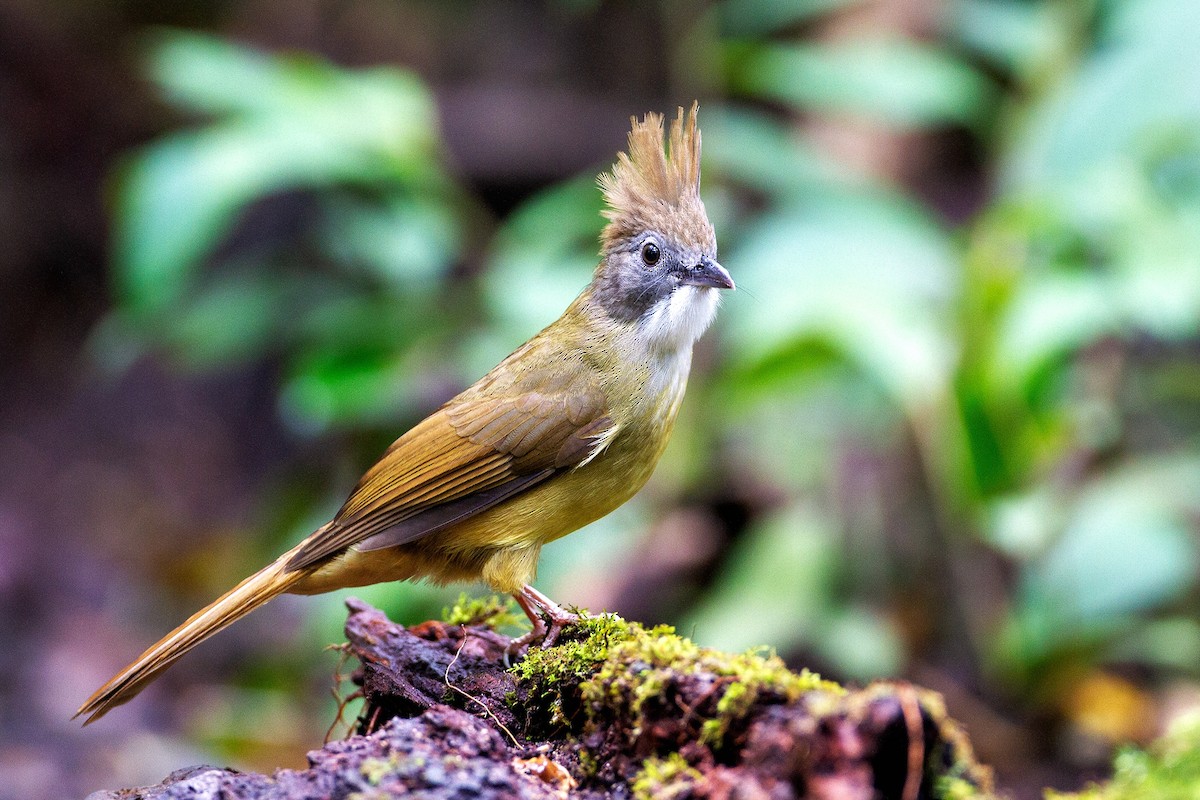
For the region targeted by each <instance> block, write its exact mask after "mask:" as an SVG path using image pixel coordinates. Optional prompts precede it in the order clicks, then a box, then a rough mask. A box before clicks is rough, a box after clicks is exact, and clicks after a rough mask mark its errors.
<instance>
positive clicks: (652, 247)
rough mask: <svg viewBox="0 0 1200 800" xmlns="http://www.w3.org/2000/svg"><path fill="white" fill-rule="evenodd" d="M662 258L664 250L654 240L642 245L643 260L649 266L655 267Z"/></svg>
mask: <svg viewBox="0 0 1200 800" xmlns="http://www.w3.org/2000/svg"><path fill="white" fill-rule="evenodd" d="M660 258H662V251H661V250H659V249H658V245H656V244H655V243H654V242H646V243H645V244H644V245H642V261H643V262H644V263H645V264H646V266H647V267H653V266H654V265H655V264H657V263H658V260H659V259H660Z"/></svg>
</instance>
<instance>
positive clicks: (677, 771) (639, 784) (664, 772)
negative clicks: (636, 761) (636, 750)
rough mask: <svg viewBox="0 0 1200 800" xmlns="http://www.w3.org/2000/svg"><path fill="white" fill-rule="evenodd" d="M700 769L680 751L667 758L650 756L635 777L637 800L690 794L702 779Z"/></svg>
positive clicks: (634, 787)
mask: <svg viewBox="0 0 1200 800" xmlns="http://www.w3.org/2000/svg"><path fill="white" fill-rule="evenodd" d="M701 777H702V776H701V775H700V771H699V770H697V769H695V768H694V767H692V766H691V765H690V764H688V763H687V761H686V760H685V759H684V757H683V756H681V755H680V754H679V753H671V754H670V755H668V756H667V757H666V758H648V759H646V760H645V761H643V762H642V768H641V769H640V770H639V771H638V774H637V777H635V778H634V779H633V783H632V788H633V796H634V798H635V800H671V798H675V797H684V796H687V795H690V794H691V792H692V789H693V788H694V786H695V783H696V782H697V781H699V780H700V779H701Z"/></svg>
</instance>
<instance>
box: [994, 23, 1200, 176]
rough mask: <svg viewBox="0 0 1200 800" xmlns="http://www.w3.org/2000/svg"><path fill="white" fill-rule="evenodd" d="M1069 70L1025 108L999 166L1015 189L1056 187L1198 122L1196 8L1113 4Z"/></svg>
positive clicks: (1199, 83) (1199, 86) (1199, 68)
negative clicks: (1094, 41)
mask: <svg viewBox="0 0 1200 800" xmlns="http://www.w3.org/2000/svg"><path fill="white" fill-rule="evenodd" d="M1114 8H1115V9H1116V13H1114V14H1113V15H1112V18H1111V19H1110V20H1109V24H1108V26H1107V36H1106V38H1105V40H1103V41H1102V42H1101V45H1100V47H1098V48H1097V49H1096V50H1095V51H1094V52H1092V53H1091V54H1089V56H1088V57H1087V59H1086V60H1085V61H1084V63H1083V64H1082V66H1081V67H1080V69H1079V70H1078V72H1076V73H1074V74H1073V75H1071V76H1070V77H1069V78H1068V79H1067V80H1065V81H1063V83H1062V84H1061V85H1060V86H1059V87H1058V88H1057V90H1056V91H1054V92H1052V93H1050V94H1049V95H1048V96H1047V97H1046V98H1045V99H1044V101H1042V102H1041V103H1039V104H1038V105H1037V106H1035V107H1034V108H1032V109H1030V110H1029V113H1028V114H1027V115H1026V120H1027V124H1026V126H1025V128H1024V129H1023V130H1022V131H1021V132H1020V135H1019V136H1017V137H1016V138H1015V139H1014V141H1013V143H1012V147H1011V148H1010V149H1009V150H1008V152H1007V154H1006V158H1005V159H1004V162H1003V163H1002V167H1003V175H1002V177H1003V180H1004V183H1005V184H1006V185H1007V186H1008V187H1009V188H1010V189H1013V190H1016V191H1028V190H1030V189H1044V188H1045V187H1047V186H1050V185H1058V186H1065V185H1069V184H1070V183H1071V182H1072V181H1076V180H1078V179H1080V178H1081V177H1083V176H1086V174H1087V173H1088V172H1089V171H1091V170H1093V169H1096V168H1097V167H1098V166H1102V165H1104V164H1106V163H1109V162H1112V161H1114V160H1118V161H1119V160H1126V159H1132V158H1136V157H1137V154H1138V153H1139V152H1145V151H1146V150H1147V149H1150V148H1153V147H1154V146H1155V142H1156V141H1161V140H1162V139H1163V138H1164V137H1171V136H1173V135H1175V134H1176V133H1177V132H1180V131H1183V132H1186V131H1188V130H1194V129H1195V126H1196V125H1197V124H1198V123H1200V81H1197V80H1196V76H1197V75H1198V74H1200V48H1197V47H1196V46H1195V43H1196V41H1197V37H1200V4H1197V3H1195V2H1193V0H1140V2H1128V3H1119V4H1115V5H1114Z"/></svg>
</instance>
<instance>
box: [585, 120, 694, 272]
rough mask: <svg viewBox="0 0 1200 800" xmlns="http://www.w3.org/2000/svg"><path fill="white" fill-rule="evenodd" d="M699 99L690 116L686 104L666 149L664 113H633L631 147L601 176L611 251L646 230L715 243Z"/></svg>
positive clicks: (604, 240) (604, 238) (605, 240)
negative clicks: (704, 187) (703, 193)
mask: <svg viewBox="0 0 1200 800" xmlns="http://www.w3.org/2000/svg"><path fill="white" fill-rule="evenodd" d="M699 108H700V105H699V103H692V108H691V111H690V112H689V113H688V114H687V115H686V116H685V114H684V111H683V108H682V107H680V108H679V111H678V114H677V115H676V117H675V119H674V120H672V121H671V130H670V133H669V135H668V136H667V148H666V150H665V151H664V149H663V116H662V115H661V114H655V113H648V114H646V116H645V117H644V118H643V119H642V120H641V121H640V122H639V121H638V120H637V118H636V117H633V118H630V124H631V128H630V131H629V152H628V153H621V154H619V155H618V156H617V163H616V164H614V165H613V168H612V171H611V172H608V173H604V174H602V175H601V176H600V179H599V181H600V188H601V189H602V190H603V191H604V200H605V202H606V203H607V204H608V208H606V209H605V210H604V212H603V214H604V216H605V217H607V218H608V220H609V222H608V225H606V226H605V228H604V231H603V233H601V234H600V241H601V244H602V245H603V250H604V251H605V252H608V251H610V250H612V249H613V248H614V247H615V246H617V245H618V244H620V243H621V242H623V241H627V240H629V239H630V238H632V237H634V236H637V235H638V234H639V233H641V232H643V231H658V232H660V233H662V234H666V235H673V236H676V237H678V238H679V240H680V241H684V242H695V243H696V244H700V245H703V244H708V243H712V244H714V246H715V239H716V237H715V234H714V233H713V229H712V225H711V224H710V223H709V221H708V215H707V214H706V213H705V211H704V204H703V203H702V202H701V201H700V129H699V128H698V127H697V125H696V114H697V112H698V111H699Z"/></svg>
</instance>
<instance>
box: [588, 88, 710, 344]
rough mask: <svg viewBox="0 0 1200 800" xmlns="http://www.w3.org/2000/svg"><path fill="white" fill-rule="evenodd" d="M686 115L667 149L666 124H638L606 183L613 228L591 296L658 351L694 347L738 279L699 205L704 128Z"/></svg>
mask: <svg viewBox="0 0 1200 800" xmlns="http://www.w3.org/2000/svg"><path fill="white" fill-rule="evenodd" d="M697 108H698V106H697V105H696V104H693V105H692V109H691V112H690V113H689V114H688V115H687V116H686V118H685V116H684V111H683V109H682V108H680V109H679V113H678V115H677V116H676V118H675V119H674V120H673V121H672V122H671V130H670V134H669V136H668V142H667V149H666V150H665V151H664V149H663V118H662V116H661V115H659V114H647V115H646V116H645V118H644V119H643V120H641V121H640V122H639V121H638V120H636V119H634V120H632V126H633V127H632V129H631V130H630V132H629V152H628V153H621V154H620V155H619V156H618V158H617V163H616V164H614V165H613V169H612V172H610V173H605V174H603V175H601V176H600V187H601V188H602V189H603V190H604V199H605V201H606V203H607V204H608V208H607V209H606V210H605V211H604V216H605V217H607V218H608V221H609V222H608V225H607V226H605V228H604V232H603V233H602V234H601V236H600V241H601V245H602V247H601V255H602V256H603V259H602V260H601V262H600V265H599V266H598V267H597V268H596V275H595V279H594V280H593V282H592V294H593V297H594V298H595V299H596V301H597V302H599V303H600V304H601V306H603V308H604V310H605V311H606V312H607V313H608V314H609V316H611V317H613V318H614V319H616V320H619V321H621V322H625V323H630V324H635V325H637V326H638V329H639V331H640V333H641V334H643V335H644V336H645V338H646V340H647V342H648V343H649V344H651V345H653V346H656V347H660V348H669V349H677V348H679V347H690V346H691V344H692V343H693V342H694V341H695V340H696V339H697V338H698V337H699V336H700V334H701V333H703V332H704V329H705V328H707V327H708V325H709V323H710V322H712V318H713V315H714V314H715V313H716V309H717V301H718V290H720V289H732V288H733V279H732V278H731V277H730V276H729V273H728V272H726V271H725V268H724V267H722V266H721V265H720V264H719V263H717V239H716V235H715V234H714V233H713V227H712V223H710V222H709V221H708V215H707V214H706V213H705V211H704V203H703V202H701V200H700V129H699V128H697V127H696V111H697Z"/></svg>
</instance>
